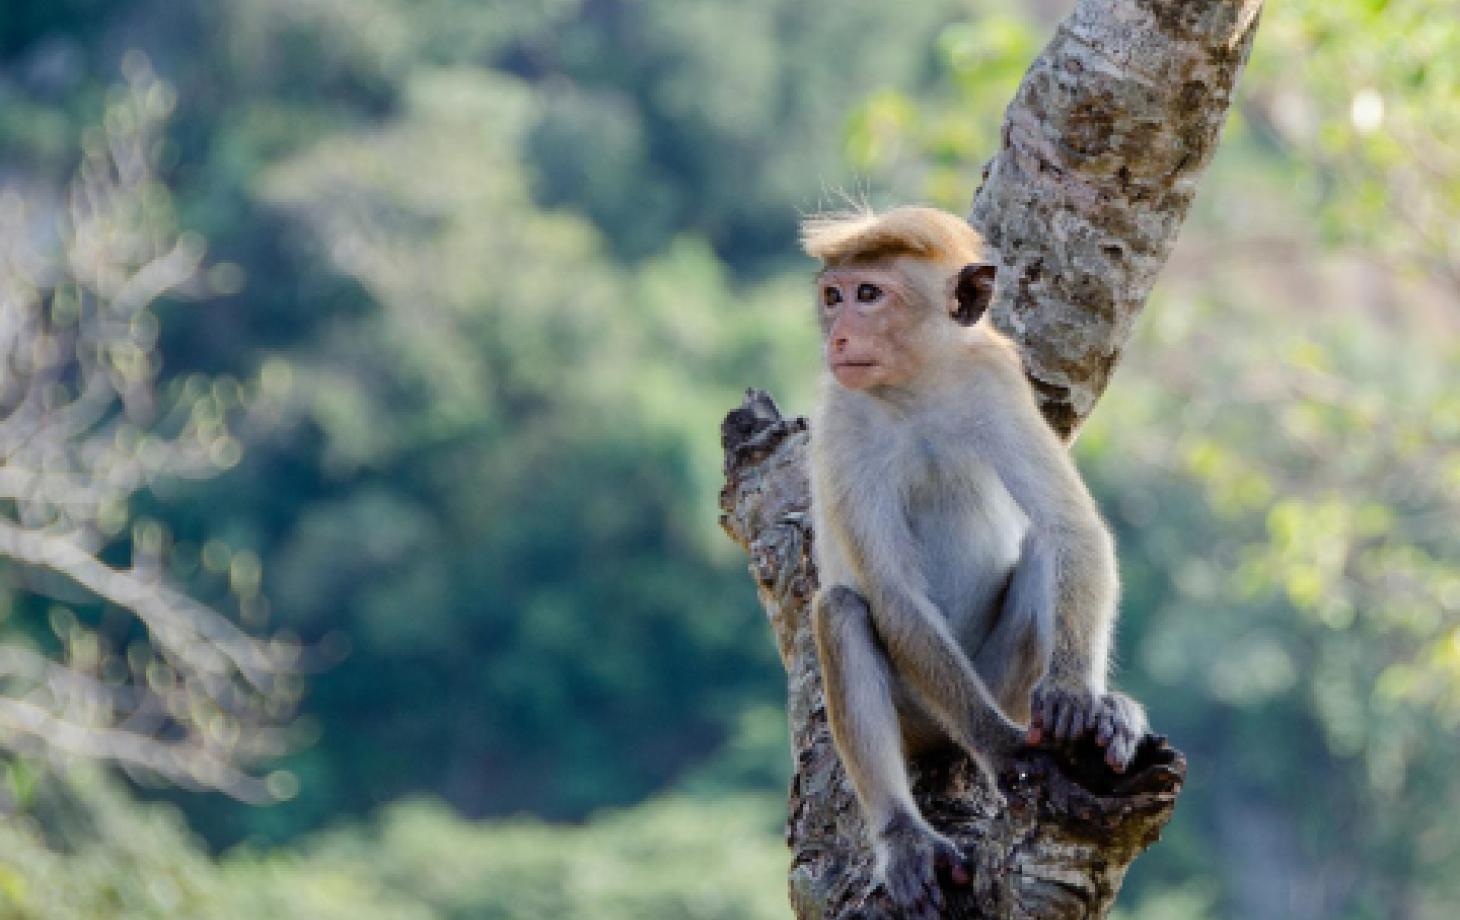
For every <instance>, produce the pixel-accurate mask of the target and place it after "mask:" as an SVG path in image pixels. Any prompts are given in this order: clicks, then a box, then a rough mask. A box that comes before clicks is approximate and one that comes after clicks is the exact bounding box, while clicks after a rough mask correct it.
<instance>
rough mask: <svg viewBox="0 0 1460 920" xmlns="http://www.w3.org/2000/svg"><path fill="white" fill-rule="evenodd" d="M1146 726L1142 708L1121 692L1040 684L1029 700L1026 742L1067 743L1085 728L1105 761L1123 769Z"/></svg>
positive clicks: (1085, 732) (1143, 734)
mask: <svg viewBox="0 0 1460 920" xmlns="http://www.w3.org/2000/svg"><path fill="white" fill-rule="evenodd" d="M1146 730H1147V724H1146V711H1145V710H1144V709H1143V708H1141V704H1140V703H1137V702H1136V701H1135V700H1133V699H1131V698H1130V697H1128V696H1126V695H1125V694H1124V693H1117V692H1115V691H1113V690H1112V691H1110V692H1108V693H1094V692H1092V691H1089V690H1070V689H1067V688H1064V687H1055V686H1047V685H1043V684H1041V685H1040V686H1038V687H1035V688H1034V697H1033V700H1032V702H1031V704H1030V716H1029V743H1030V744H1041V743H1045V742H1056V743H1065V744H1067V743H1070V742H1073V741H1077V740H1079V739H1080V738H1081V737H1083V736H1084V735H1086V734H1087V733H1089V732H1092V731H1093V732H1094V733H1095V741H1096V743H1097V744H1099V745H1100V746H1101V747H1103V748H1104V749H1105V763H1106V764H1107V765H1108V766H1109V767H1110V769H1112V770H1114V771H1115V772H1117V773H1124V772H1125V768H1126V767H1128V766H1130V762H1131V758H1133V757H1134V756H1135V753H1136V745H1138V744H1140V742H1141V739H1142V738H1144V737H1145V735H1146Z"/></svg>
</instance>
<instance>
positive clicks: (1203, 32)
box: [720, 0, 1261, 920]
mask: <svg viewBox="0 0 1460 920" xmlns="http://www.w3.org/2000/svg"><path fill="white" fill-rule="evenodd" d="M1260 8H1261V0H1079V2H1078V3H1077V5H1076V7H1075V9H1074V10H1073V11H1072V12H1071V13H1070V15H1069V16H1068V18H1066V19H1065V21H1064V22H1063V23H1062V24H1061V25H1060V27H1059V29H1058V31H1057V32H1056V34H1055V37H1054V38H1053V39H1052V40H1051V42H1050V43H1049V45H1048V46H1047V47H1046V48H1045V50H1044V52H1043V53H1042V54H1041V55H1040V57H1039V59H1038V60H1037V61H1035V63H1034V65H1033V66H1032V67H1031V68H1030V70H1029V73H1028V74H1027V75H1026V76H1025V78H1024V82H1023V84H1022V85H1021V86H1020V88H1019V92H1018V95H1017V96H1016V98H1015V99H1014V101H1013V103H1012V104H1011V105H1010V106H1009V109H1008V112H1007V114H1006V116H1005V122H1004V131H1003V144H1002V149H1001V150H1000V151H999V153H998V155H997V156H995V158H994V159H993V160H992V161H991V162H990V163H989V164H988V166H987V167H986V168H985V170H984V181H983V184H982V186H981V187H980V188H979V190H978V193H977V194H976V196H975V198H974V203H973V210H972V214H971V217H970V220H971V221H972V222H973V224H974V225H975V226H976V227H978V228H979V230H980V231H982V232H983V234H984V236H985V237H986V238H987V239H988V240H989V241H990V242H991V243H992V244H993V245H994V247H995V248H996V249H997V251H998V254H999V258H1000V262H1001V268H1000V290H999V294H998V297H997V300H996V302H995V304H994V307H993V310H992V313H993V317H994V321H995V322H996V323H997V324H998V326H999V327H1000V328H1001V329H1003V330H1004V331H1005V332H1006V333H1008V334H1009V335H1010V336H1011V337H1012V338H1013V339H1014V341H1015V342H1016V343H1017V344H1018V345H1019V348H1020V350H1021V352H1022V354H1023V356H1024V361H1025V368H1026V372H1027V373H1028V376H1029V379H1030V382H1031V384H1032V385H1033V387H1034V389H1035V391H1036V393H1037V394H1038V395H1039V398H1040V405H1041V408H1042V409H1043V411H1044V414H1045V418H1046V419H1047V420H1048V421H1049V423H1050V425H1051V426H1053V427H1054V428H1055V429H1056V430H1057V431H1059V432H1060V433H1061V434H1062V435H1064V436H1065V437H1067V438H1069V437H1072V436H1073V435H1074V433H1075V432H1076V431H1077V430H1078V428H1079V425H1080V424H1081V422H1083V421H1084V419H1085V418H1086V417H1087V416H1088V415H1089V413H1090V410H1091V409H1092V408H1093V407H1094V404H1095V401H1096V399H1097V398H1098V397H1099V395H1100V393H1101V392H1102V391H1103V390H1104V388H1105V385H1106V382H1107V381H1108V380H1109V377H1110V373H1111V371H1112V370H1113V369H1114V367H1115V365H1116V363H1117V362H1118V361H1119V358H1120V354H1121V350H1122V348H1123V347H1124V345H1125V342H1126V340H1127V338H1128V337H1129V334H1130V331H1131V328H1132V326H1133V324H1134V321H1135V318H1136V316H1137V315H1138V314H1139V312H1140V309H1141V307H1142V306H1143V304H1144V303H1145V300H1146V297H1147V295H1148V294H1149V293H1150V289H1151V285H1152V284H1153V283H1154V281H1155V277H1156V274H1157V272H1158V271H1159V270H1160V268H1161V266H1162V265H1163V264H1164V263H1165V261H1166V257H1167V255H1168V254H1169V253H1170V250H1171V246H1172V244H1173V243H1174V242H1175V238H1176V233H1177V230H1178V229H1179V227H1180V225H1181V221H1182V219H1183V218H1184V217H1185V215H1186V210H1187V207H1188V205H1189V204H1190V203H1191V198H1192V196H1193V194H1194V193H1195V190H1196V182H1197V179H1198V178H1199V177H1200V175H1201V172H1202V170H1203V169H1205V167H1206V165H1207V163H1208V162H1209V160H1210V159H1211V155H1212V152H1213V150H1214V149H1215V146H1216V141H1217V136H1218V134H1219V132H1220V128H1221V125H1222V123H1223V121H1224V120H1225V118H1226V114H1227V110H1228V108H1229V106H1230V104H1231V100H1232V90H1233V87H1234V86H1235V84H1236V81H1237V77H1238V75H1239V74H1240V73H1241V70H1242V66H1243V64H1244V63H1245V62H1246V59H1247V54H1248V51H1249V49H1250V48H1251V43H1252V36H1253V33H1254V31H1255V29H1256V24H1257V14H1258V11H1259V9H1260ZM809 437H810V432H809V430H808V427H807V423H806V420H805V419H804V418H793V419H785V418H782V417H781V415H780V413H779V411H777V409H776V407H775V404H774V403H773V402H772V401H771V399H770V397H769V396H768V395H766V394H765V393H763V392H759V391H754V390H752V391H750V392H749V393H748V394H747V396H746V399H745V402H744V404H742V405H741V407H740V408H738V409H736V410H734V411H732V412H731V413H730V414H729V416H727V418H726V419H725V424H724V427H723V429H722V439H723V442H724V446H725V473H726V485H725V489H724V491H723V492H722V493H721V497H720V505H721V508H722V509H723V511H724V515H723V516H722V519H721V523H722V525H723V526H724V528H725V530H726V532H727V533H729V534H730V536H731V538H732V539H734V540H735V541H736V542H737V543H739V544H740V545H741V546H743V547H744V548H745V549H746V550H747V551H748V552H749V553H750V558H751V566H750V568H751V573H752V575H753V576H754V578H755V580H756V584H757V585H758V587H759V591H760V598H761V602H762V603H763V604H764V606H765V609H766V613H767V615H768V617H769V618H770V623H771V627H772V629H773V630H774V632H775V637H776V643H777V646H778V648H779V650H780V653H781V660H782V662H783V663H784V665H785V667H786V673H787V675H788V678H789V717H790V723H791V734H792V747H793V754H794V757H795V768H796V769H795V776H794V779H793V781H792V787H791V795H790V815H789V820H788V822H787V837H788V842H789V844H790V846H791V849H792V851H793V858H792V865H791V873H790V894H791V903H792V906H793V908H794V909H795V912H796V915H797V916H798V917H800V918H843V917H881V916H892V913H891V910H890V908H889V905H888V902H887V900H886V899H885V896H884V894H883V892H881V891H880V890H878V889H875V888H874V887H873V886H872V884H871V881H870V879H871V853H870V851H869V849H868V847H867V845H866V835H865V832H864V829H863V827H862V824H861V820H860V814H859V811H858V808H857V804H856V800H855V798H854V795H853V792H852V789H851V787H850V785H849V784H848V783H847V779H846V776H845V774H844V773H843V771H842V768H841V764H840V761H839V760H838V758H837V753H836V748H835V747H834V745H833V743H832V740H831V733H830V730H829V729H828V726H827V722H826V708H825V704H824V702H823V700H822V693H821V676H820V673H819V670H818V668H817V662H816V649H815V646H814V644H813V642H812V638H811V632H810V628H809V618H808V616H807V613H808V611H809V605H810V601H811V598H812V596H813V594H814V593H815V591H816V587H817V574H816V570H815V566H814V564H813V562H812V553H811V540H812V536H813V535H812V533H811V530H810V518H809V516H808V514H807V511H808V508H809V504H810V494H809V485H808V482H807V467H806V447H807V441H808V438H809ZM913 772H914V789H915V793H916V795H917V799H918V803H919V805H920V807H921V808H922V809H923V813H924V814H925V815H926V816H927V817H928V819H929V820H930V821H931V822H932V823H933V824H934V825H935V826H937V827H938V828H939V829H940V830H942V831H944V832H945V833H947V834H949V835H950V836H952V837H953V838H954V839H956V840H957V841H958V842H959V843H960V844H961V845H962V846H963V847H964V849H965V851H966V852H967V853H968V854H969V856H970V858H971V860H972V861H973V863H974V880H973V884H972V885H971V886H969V887H968V888H966V889H962V890H961V891H957V892H953V891H950V892H948V894H949V895H950V905H949V910H948V916H950V917H991V918H992V917H997V918H1031V920H1032V918H1081V917H1100V916H1104V915H1105V914H1106V913H1107V912H1108V911H1109V909H1110V907H1111V904H1112V903H1113V901H1114V899H1115V895H1116V892H1117V891H1119V889H1120V884H1121V881H1122V880H1123V878H1124V876H1125V872H1126V869H1127V868H1128V867H1129V865H1130V863H1131V861H1132V860H1134V859H1135V857H1136V856H1137V855H1138V854H1139V853H1140V852H1141V851H1142V850H1144V849H1145V848H1146V847H1147V846H1149V845H1150V844H1151V843H1152V842H1154V841H1155V840H1156V838H1157V836H1158V835H1159V834H1160V830H1161V828H1162V827H1163V826H1164V825H1165V824H1166V822H1167V821H1168V820H1169V819H1170V817H1171V812H1172V810H1173V808H1174V807H1175V804H1176V796H1177V794H1178V792H1179V791H1180V788H1181V784H1182V781H1183V779H1184V777H1185V773H1186V763H1185V759H1184V758H1183V757H1182V755H1181V754H1180V753H1179V752H1177V751H1175V750H1173V749H1172V748H1171V747H1170V746H1169V745H1167V744H1166V741H1165V739H1164V738H1160V737H1157V736H1152V737H1150V738H1147V739H1146V740H1145V742H1144V743H1143V744H1142V745H1141V748H1140V750H1139V752H1138V754H1137V757H1136V761H1135V763H1134V764H1133V765H1132V767H1131V769H1130V770H1129V771H1128V772H1127V773H1126V774H1125V775H1123V776H1117V775H1115V774H1113V773H1111V772H1110V771H1109V770H1107V769H1106V768H1105V766H1104V765H1103V763H1102V761H1101V759H1100V756H1099V752H1098V751H1097V750H1095V749H1094V748H1093V742H1091V743H1090V744H1089V746H1088V747H1086V748H1083V749H1079V750H1076V751H1073V752H1055V751H1050V750H1038V751H1030V752H1029V753H1028V754H1027V755H1026V756H1024V757H1022V758H1020V759H1018V760H1017V761H1016V762H1015V764H1014V765H1013V768H1012V769H1011V770H1010V771H1009V772H1008V773H1006V774H1005V775H1004V776H1002V777H1000V787H1001V791H1002V793H1003V797H1004V799H1005V800H1006V802H1007V805H1002V804H1000V803H999V802H998V801H997V800H996V798H995V797H994V796H993V795H992V794H991V790H988V789H986V788H984V787H983V786H981V785H980V782H979V780H978V776H977V773H976V771H975V770H974V768H973V767H972V766H971V765H970V764H969V763H968V762H967V761H966V759H964V758H962V757H957V756H951V755H950V756H949V757H948V758H947V759H944V760H939V761H937V762H925V763H918V764H915V765H914V770H913Z"/></svg>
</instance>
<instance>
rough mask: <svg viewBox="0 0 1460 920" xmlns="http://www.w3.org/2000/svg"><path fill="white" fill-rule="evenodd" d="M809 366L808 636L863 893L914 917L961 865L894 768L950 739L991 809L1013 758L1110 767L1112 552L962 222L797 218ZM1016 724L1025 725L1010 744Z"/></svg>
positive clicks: (965, 875)
mask: <svg viewBox="0 0 1460 920" xmlns="http://www.w3.org/2000/svg"><path fill="white" fill-rule="evenodd" d="M801 243H802V248H803V249H804V250H805V252H806V253H807V254H808V255H809V256H811V257H813V258H815V259H817V260H819V261H820V262H821V270H820V271H819V272H818V274H817V275H816V292H817V294H816V300H817V315H818V320H819V324H820V327H821V335H822V352H823V355H822V357H823V364H824V367H823V369H822V372H821V382H820V393H819V396H818V399H817V403H816V406H815V409H814V411H813V413H812V425H811V431H812V437H811V448H810V468H811V498H812V503H811V507H812V527H813V533H814V538H815V541H814V549H813V553H814V557H815V561H816V565H817V569H818V571H819V572H820V578H821V581H820V584H821V585H822V587H821V588H820V589H819V590H818V592H817V594H816V596H815V599H814V601H813V605H812V627H813V634H814V638H815V644H816V649H817V655H818V659H819V663H820V665H821V672H822V679H823V686H824V690H825V699H826V708H827V715H828V720H829V722H830V725H831V731H832V738H833V740H834V742H835V744H836V748H837V751H838V753H839V755H840V757H841V759H842V762H843V764H844V766H845V768H846V771H847V774H848V776H849V778H850V779H851V782H852V785H853V788H854V789H855V791H856V794H857V799H858V801H859V803H860V806H861V810H862V815H863V818H864V820H865V824H866V827H867V831H868V834H869V837H870V838H871V839H870V843H871V844H872V848H873V851H874V853H875V857H876V863H877V870H876V871H877V878H878V881H879V882H880V883H881V884H882V885H883V886H884V887H885V888H886V890H887V892H888V894H889V895H890V896H891V898H892V899H893V900H894V902H896V903H897V904H898V905H899V906H900V907H901V909H902V910H903V911H904V912H905V913H906V914H907V915H908V916H912V917H936V916H938V914H939V913H940V912H941V910H942V905H943V895H942V891H941V888H940V885H939V878H940V877H942V878H947V879H950V880H951V881H952V882H953V883H954V884H967V883H968V882H969V880H970V875H969V867H968V863H966V862H965V861H964V858H963V856H962V854H961V853H960V852H959V850H958V848H957V847H956V846H955V845H954V844H953V842H952V841H950V840H949V839H948V838H947V837H945V836H944V835H942V834H940V833H939V832H938V831H936V830H934V828H933V827H932V826H931V825H930V824H929V823H928V822H927V820H926V819H925V818H924V817H923V816H922V815H921V814H920V813H919V811H918V808H917V805H916V803H915V802H914V801H913V798H912V793H911V789H910V785H909V780H908V768H907V762H908V760H909V759H910V758H912V757H915V756H918V755H919V754H922V753H925V752H928V751H930V750H933V749H936V748H939V747H947V746H948V744H949V743H950V742H951V743H952V744H953V745H956V746H957V747H958V748H961V749H962V750H964V751H966V752H967V753H968V754H969V755H970V756H971V758H972V759H973V761H974V762H975V763H976V764H977V765H978V767H979V769H980V772H981V773H982V774H983V775H984V776H985V777H987V778H988V780H989V781H990V783H991V785H992V788H993V789H994V790H995V791H996V792H997V788H998V787H997V783H996V781H995V777H996V775H997V772H998V770H999V769H1000V768H1001V767H1002V766H1004V765H1006V764H1007V763H1008V760H1009V758H1010V757H1011V756H1012V755H1013V754H1014V753H1015V752H1016V751H1018V750H1019V749H1020V748H1022V747H1024V746H1026V745H1036V744H1040V743H1051V742H1056V743H1065V742H1069V741H1072V740H1074V739H1076V738H1079V737H1082V736H1084V735H1087V734H1090V733H1093V734H1094V735H1095V738H1096V741H1097V743H1098V744H1099V745H1100V746H1101V747H1102V748H1103V750H1104V752H1105V760H1106V762H1107V764H1108V765H1109V766H1110V767H1111V768H1112V769H1113V770H1116V771H1123V770H1125V769H1126V767H1127V766H1128V765H1129V763H1130V761H1131V759H1132V757H1133V756H1134V753H1135V749H1136V746H1137V744H1138V742H1139V741H1140V739H1141V738H1142V737H1143V736H1144V735H1145V734H1146V730H1147V728H1146V716H1145V712H1144V710H1143V709H1142V707H1141V706H1140V705H1139V704H1138V703H1136V702H1135V701H1134V700H1132V699H1131V698H1129V697H1127V696H1125V695H1124V694H1121V693H1118V692H1113V691H1110V690H1108V689H1107V687H1106V677H1107V673H1106V672H1107V669H1108V666H1109V658H1110V645H1111V641H1112V631H1113V628H1114V623H1115V616H1116V603H1117V595H1118V592H1119V578H1118V574H1117V570H1116V557H1115V544H1114V539H1113V537H1112V536H1111V533H1110V531H1109V529H1108V528H1107V527H1106V525H1105V523H1104V521H1103V520H1102V518H1101V516H1100V514H1099V511H1098V509H1097V508H1096V505H1095V501H1094V499H1093V498H1092V497H1091V495H1090V493H1089V491H1088V490H1087V488H1086V486H1085V484H1084V481H1083V480H1082V479H1081V477H1080V474H1079V472H1078V471H1077V470H1076V468H1075V465H1074V463H1073V461H1072V460H1071V458H1070V456H1069V453H1068V452H1067V451H1066V449H1065V445H1064V444H1063V442H1062V441H1061V440H1060V439H1059V437H1058V436H1057V435H1056V434H1055V433H1054V431H1053V430H1052V429H1051V428H1050V427H1049V426H1048V424H1047V423H1046V422H1045V421H1044V419H1043V417H1042V416H1041V415H1040V413H1039V409H1038V407H1037V405H1036V403H1035V398H1034V393H1033V389H1032V387H1031V386H1030V385H1029V383H1028V381H1027V379H1026V378H1025V376H1024V372H1023V363H1022V361H1021V359H1020V357H1019V354H1018V352H1017V350H1016V348H1015V346H1014V345H1013V343H1012V342H1011V341H1010V340H1009V339H1008V338H1007V337H1006V336H1004V335H1003V334H1002V333H1001V332H1000V331H999V330H998V329H996V328H995V327H994V325H993V324H992V322H991V320H990V319H989V318H987V316H986V313H987V310H988V306H989V304H990V302H991V301H992V299H993V296H994V292H995V282H996V275H997V266H996V264H995V261H994V260H993V259H992V258H990V254H989V252H988V251H987V249H988V247H986V246H985V244H984V242H983V239H982V238H981V237H980V235H979V234H978V233H977V231H975V230H974V229H973V227H972V226H970V225H969V224H968V223H967V222H966V221H964V220H962V219H960V218H958V217H956V216H954V215H952V214H949V213H947V212H944V211H940V210H937V209H933V208H926V207H900V208H896V209H893V210H890V211H887V212H885V213H882V214H877V213H874V212H872V211H870V210H865V211H857V212H851V213H842V214H834V215H825V216H817V217H811V218H808V219H806V220H804V221H803V222H802V225H801ZM1026 726H1027V728H1026Z"/></svg>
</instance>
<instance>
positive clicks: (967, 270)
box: [952, 262, 998, 326]
mask: <svg viewBox="0 0 1460 920" xmlns="http://www.w3.org/2000/svg"><path fill="white" fill-rule="evenodd" d="M997 271H998V270H997V269H996V268H995V267H994V266H992V265H990V264H988V263H987V262H970V263H969V264H967V265H965V266H963V268H962V269H960V270H959V272H958V280H956V281H955V282H954V283H953V312H952V316H953V318H954V319H955V320H957V322H958V324H959V325H961V326H972V325H973V324H974V323H976V322H978V318H979V317H980V316H983V314H984V311H985V310H987V309H988V308H989V303H990V302H991V301H992V300H993V299H994V275H995V274H996V273H997Z"/></svg>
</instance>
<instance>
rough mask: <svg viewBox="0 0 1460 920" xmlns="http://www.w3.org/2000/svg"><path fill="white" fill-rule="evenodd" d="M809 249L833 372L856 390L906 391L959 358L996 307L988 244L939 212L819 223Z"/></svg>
mask: <svg viewBox="0 0 1460 920" xmlns="http://www.w3.org/2000/svg"><path fill="white" fill-rule="evenodd" d="M801 244H802V247H803V248H804V249H805V250H806V252H807V254H808V255H810V256H812V257H813V258H817V259H820V260H821V263H822V270H821V272H820V273H819V274H818V275H817V276H816V300H817V315H818V317H819V319H820V322H821V333H822V343H823V351H824V357H825V361H826V366H827V370H829V371H830V372H831V374H832V376H833V377H834V378H835V379H836V381H837V383H839V384H841V385H842V386H844V387H846V388H848V389H852V390H874V389H878V388H883V387H892V388H900V387H905V386H907V385H908V384H909V383H911V382H912V381H913V380H914V379H915V378H917V377H919V375H923V374H925V373H926V372H927V371H928V370H929V369H930V368H936V367H937V366H938V365H939V364H940V363H941V362H942V361H945V360H946V361H956V360H958V353H959V350H960V347H961V343H962V342H963V341H964V340H965V336H966V335H967V332H966V328H967V327H970V326H973V325H974V324H976V323H977V322H978V321H979V319H980V318H982V317H983V315H984V313H985V312H986V311H987V310H988V305H989V302H990V301H991V300H992V299H993V292H994V273H995V269H994V266H993V265H992V264H989V263H988V262H987V261H985V259H984V246H983V240H982V238H981V237H980V236H979V235H978V232H977V231H975V230H974V229H973V228H972V227H970V226H969V225H968V223H967V221H964V220H962V219H960V218H958V217H955V216H954V215H952V214H949V213H947V212H945V211H939V210H937V209H935V208H917V207H903V208H897V209H895V210H892V211H888V212H887V213H886V214H873V213H871V212H869V211H864V212H856V213H852V214H847V215H835V216H829V217H827V216H821V217H813V218H810V219H808V220H806V221H805V222H803V223H802V225H801Z"/></svg>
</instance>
